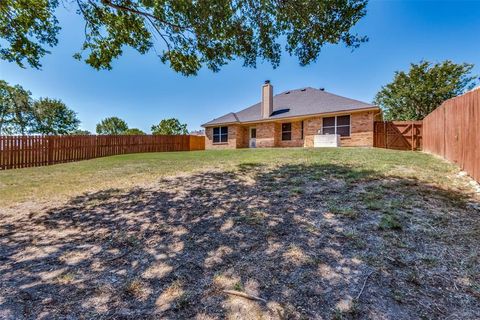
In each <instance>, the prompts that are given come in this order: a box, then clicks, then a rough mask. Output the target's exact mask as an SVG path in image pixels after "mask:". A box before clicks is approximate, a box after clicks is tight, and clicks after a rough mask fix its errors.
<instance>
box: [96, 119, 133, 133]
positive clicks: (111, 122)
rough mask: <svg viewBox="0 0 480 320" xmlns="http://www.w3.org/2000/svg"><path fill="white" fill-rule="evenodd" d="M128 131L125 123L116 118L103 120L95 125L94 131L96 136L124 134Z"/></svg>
mask: <svg viewBox="0 0 480 320" xmlns="http://www.w3.org/2000/svg"><path fill="white" fill-rule="evenodd" d="M127 130H128V125H127V123H126V122H125V121H124V120H122V119H120V118H118V117H110V118H105V119H103V120H102V121H100V123H98V124H97V128H96V131H97V133H98V134H113V135H117V134H125V132H126V131H127Z"/></svg>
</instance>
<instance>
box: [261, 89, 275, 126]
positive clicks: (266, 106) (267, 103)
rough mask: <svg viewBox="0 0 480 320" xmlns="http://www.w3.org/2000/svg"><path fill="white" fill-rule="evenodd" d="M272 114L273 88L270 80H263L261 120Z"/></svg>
mask: <svg viewBox="0 0 480 320" xmlns="http://www.w3.org/2000/svg"><path fill="white" fill-rule="evenodd" d="M272 112H273V86H272V85H271V84H270V80H265V84H264V85H263V86H262V118H264V119H266V118H268V117H270V115H271V114H272Z"/></svg>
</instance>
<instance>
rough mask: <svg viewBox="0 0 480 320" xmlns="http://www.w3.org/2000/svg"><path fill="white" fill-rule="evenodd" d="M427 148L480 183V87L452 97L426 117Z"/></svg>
mask: <svg viewBox="0 0 480 320" xmlns="http://www.w3.org/2000/svg"><path fill="white" fill-rule="evenodd" d="M423 124H424V128H425V136H424V150H425V151H427V152H430V153H434V154H437V155H439V156H441V157H443V158H445V159H447V160H449V161H451V162H454V163H456V164H458V165H459V166H460V167H461V168H462V170H465V171H466V172H468V173H469V174H470V175H471V176H472V177H473V178H474V179H475V180H477V181H479V182H480V89H477V90H474V91H470V92H468V93H466V94H463V95H461V96H458V97H455V98H452V99H449V100H447V101H445V102H444V103H442V105H441V106H440V107H438V108H437V109H435V110H434V111H433V112H432V113H430V114H429V115H428V116H427V117H425V119H423Z"/></svg>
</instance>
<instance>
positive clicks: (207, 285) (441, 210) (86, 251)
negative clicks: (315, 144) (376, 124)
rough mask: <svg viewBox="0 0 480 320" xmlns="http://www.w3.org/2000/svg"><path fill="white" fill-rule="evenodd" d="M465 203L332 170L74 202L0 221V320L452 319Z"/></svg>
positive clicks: (167, 184) (178, 182)
mask: <svg viewBox="0 0 480 320" xmlns="http://www.w3.org/2000/svg"><path fill="white" fill-rule="evenodd" d="M467 203H468V197H467V196H466V195H464V194H461V193H456V192H453V191H451V190H443V189H440V188H437V187H433V186H430V185H429V184H426V183H424V182H422V181H418V180H414V179H406V178H402V177H384V176H381V175H379V174H378V173H376V172H374V171H365V170H356V169H355V168H350V167H346V166H339V165H333V164H329V165H286V166H281V167H277V168H270V167H267V166H263V165H259V164H256V163H248V164H243V165H240V166H239V167H238V168H237V170H234V171H231V172H205V173H199V174H195V175H191V176H188V177H180V178H170V179H163V180H161V181H159V183H158V185H157V186H155V187H149V188H134V189H131V190H128V191H124V190H116V189H110V190H104V191H101V192H97V193H93V194H86V195H82V196H79V197H75V198H73V199H71V201H69V203H67V204H65V205H64V206H62V207H56V208H51V209H48V210H46V212H38V213H34V214H31V215H30V216H28V217H26V216H25V217H23V218H20V219H18V220H17V221H16V222H15V223H14V224H11V225H3V226H2V227H1V229H0V232H1V234H2V237H1V239H2V240H1V249H0V250H1V251H0V253H1V255H0V258H1V261H2V267H1V268H0V280H1V283H2V284H1V285H0V288H1V290H2V298H0V318H2V317H3V318H12V319H13V318H15V319H18V318H31V319H34V318H64V317H65V318H115V319H118V318H175V319H186V318H198V319H216V318H240V319H257V318H260V317H264V318H273V319H278V318H281V319H296V318H312V319H314V318H319V319H328V318H332V317H343V318H395V319H399V318H405V319H407V318H412V317H417V316H419V315H423V316H426V317H427V318H428V317H445V316H452V315H454V316H459V317H468V316H469V315H474V314H475V313H477V314H478V313H480V306H479V303H478V295H479V292H478V290H479V289H478V287H475V284H477V285H478V284H479V283H480V281H479V279H478V272H479V271H480V270H478V269H479V267H478V256H474V255H472V253H474V252H477V253H478V251H475V250H478V243H479V240H480V235H479V232H478V230H479V226H480V222H479V221H480V219H478V218H479V214H478V212H477V211H475V209H472V207H469V206H468V204H467ZM476 231H477V232H476ZM467 239H468V241H466V240H467ZM452 285H454V287H456V288H457V291H455V292H451V291H450V290H449V289H448V288H449V287H452ZM362 288H363V289H362ZM223 290H237V291H241V292H247V293H248V294H251V295H254V296H259V297H261V298H262V299H265V300H266V303H264V302H261V301H253V300H248V299H245V298H242V297H236V296H233V295H229V294H226V293H224V292H223ZM420 297H421V299H420Z"/></svg>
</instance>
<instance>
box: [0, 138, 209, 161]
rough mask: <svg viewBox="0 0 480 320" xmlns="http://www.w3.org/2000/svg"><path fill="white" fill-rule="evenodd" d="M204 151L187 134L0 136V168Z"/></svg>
mask: <svg viewBox="0 0 480 320" xmlns="http://www.w3.org/2000/svg"><path fill="white" fill-rule="evenodd" d="M203 149H205V137H202V136H189V135H172V136H165V135H115V136H108V135H105V136H101V135H100V136H95V135H92V136H0V169H14V168H24V167H36V166H44V165H51V164H57V163H63V162H71V161H79V160H86V159H93V158H98V157H105V156H112V155H118V154H126V153H139V152H166V151H191V150H203Z"/></svg>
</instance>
